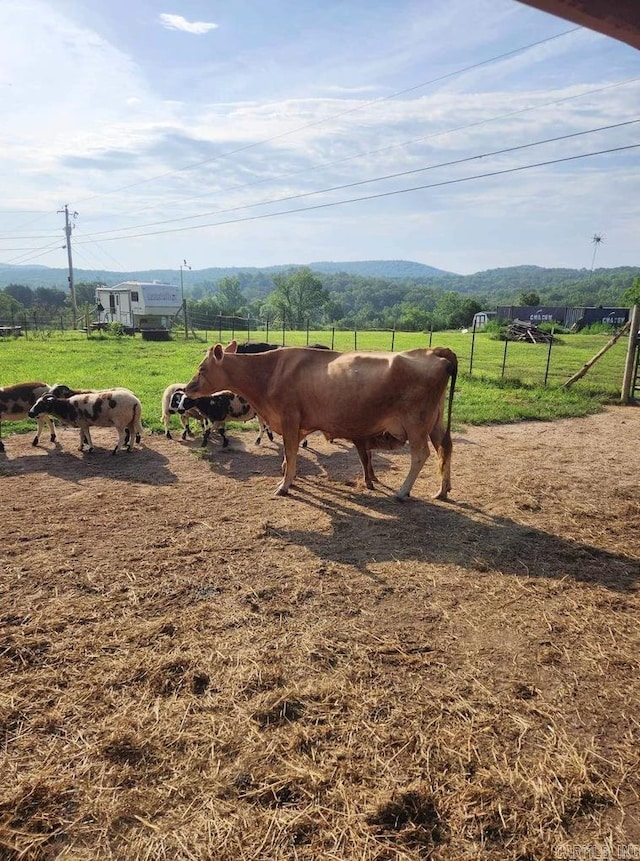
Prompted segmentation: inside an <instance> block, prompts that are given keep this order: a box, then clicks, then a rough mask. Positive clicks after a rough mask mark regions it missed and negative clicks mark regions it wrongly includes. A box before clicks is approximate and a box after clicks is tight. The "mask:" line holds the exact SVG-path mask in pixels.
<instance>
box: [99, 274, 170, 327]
mask: <svg viewBox="0 0 640 861" xmlns="http://www.w3.org/2000/svg"><path fill="white" fill-rule="evenodd" d="M181 307H182V301H181V298H180V288H179V287H177V286H176V285H174V284H163V283H161V282H160V281H123V282H122V283H121V284H116V285H115V286H114V287H98V288H97V290H96V310H97V314H98V323H122V325H123V326H125V327H126V328H129V329H134V330H136V331H138V330H139V331H144V330H145V329H169V328H170V326H171V321H172V320H173V318H174V317H175V316H176V314H177V313H178V312H179V311H180V308H181Z"/></svg>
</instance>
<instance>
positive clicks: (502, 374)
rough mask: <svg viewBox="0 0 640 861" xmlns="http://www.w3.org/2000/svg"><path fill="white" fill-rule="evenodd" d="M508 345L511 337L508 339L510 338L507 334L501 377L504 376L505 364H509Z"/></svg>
mask: <svg viewBox="0 0 640 861" xmlns="http://www.w3.org/2000/svg"><path fill="white" fill-rule="evenodd" d="M508 346H509V339H508V338H507V336H506V335H505V338H504V353H503V355H502V373H501V374H500V376H501V377H504V369H505V366H506V364H507V347H508Z"/></svg>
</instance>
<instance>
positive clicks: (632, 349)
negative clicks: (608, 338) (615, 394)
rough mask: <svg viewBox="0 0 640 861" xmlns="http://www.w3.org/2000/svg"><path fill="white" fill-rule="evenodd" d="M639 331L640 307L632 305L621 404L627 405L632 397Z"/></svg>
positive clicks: (638, 347)
mask: <svg viewBox="0 0 640 861" xmlns="http://www.w3.org/2000/svg"><path fill="white" fill-rule="evenodd" d="M639 330H640V305H634V306H633V308H632V309H631V316H630V318H629V345H628V347H627V358H626V361H625V363H624V375H623V377H622V392H621V395H620V400H621V402H622V403H623V404H629V403H631V401H632V400H633V399H634V396H633V391H632V389H633V376H634V373H633V371H634V367H635V356H636V350H637V349H640V345H639V344H638V331H639Z"/></svg>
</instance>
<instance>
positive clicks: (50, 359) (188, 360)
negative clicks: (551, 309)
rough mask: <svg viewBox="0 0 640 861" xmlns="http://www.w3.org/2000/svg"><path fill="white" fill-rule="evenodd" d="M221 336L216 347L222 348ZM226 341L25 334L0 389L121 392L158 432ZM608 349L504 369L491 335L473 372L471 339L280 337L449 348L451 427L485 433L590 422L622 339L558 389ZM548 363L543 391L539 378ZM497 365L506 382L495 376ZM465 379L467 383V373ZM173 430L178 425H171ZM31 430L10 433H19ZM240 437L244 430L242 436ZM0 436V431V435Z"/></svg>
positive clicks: (562, 345)
mask: <svg viewBox="0 0 640 861" xmlns="http://www.w3.org/2000/svg"><path fill="white" fill-rule="evenodd" d="M220 334H222V338H221V339H220ZM232 334H233V335H235V336H236V337H237V338H238V339H239V340H240V341H244V340H246V333H245V332H239V331H235V332H233V333H232V332H231V331H223V332H222V333H220V332H218V331H211V332H207V333H205V332H199V333H196V335H195V337H190V338H189V339H188V340H185V339H184V335H183V334H174V335H173V338H172V340H171V341H144V340H142V338H141V337H140V335H135V336H133V337H131V336H126V335H125V336H121V337H115V336H112V335H105V334H102V333H99V334H93V335H91V336H90V337H87V336H86V335H84V334H82V333H80V332H64V333H51V334H48V333H42V334H36V335H33V334H30V335H29V337H28V338H26V337H21V338H17V339H13V338H1V339H0V385H3V386H4V385H11V384H13V383H17V382H23V381H27V380H43V381H44V382H46V383H49V384H53V383H66V384H68V385H69V386H72V387H78V388H80V387H84V388H108V387H110V386H115V385H118V386H125V387H126V388H129V389H131V390H132V391H134V392H135V393H136V394H137V395H138V397H139V398H140V400H141V402H142V416H143V424H144V425H145V427H147V428H148V429H150V430H152V431H156V432H160V431H162V421H161V398H162V392H163V391H164V389H165V387H166V386H167V385H169V384H170V383H176V382H187V381H188V380H189V379H190V378H191V376H192V375H193V373H194V371H195V369H196V367H197V365H198V364H199V362H200V360H201V359H202V357H203V356H204V352H205V349H206V347H207V346H209V345H211V344H213V343H216V342H217V341H218V340H222V342H223V343H227V342H228V341H229V340H231V337H232ZM608 339H609V335H607V334H599V335H580V334H578V335H563V336H562V337H561V339H560V342H559V343H556V344H554V345H553V347H552V349H551V356H550V357H549V349H548V346H547V345H546V344H527V343H518V342H516V343H514V342H509V344H508V347H507V355H506V362H504V359H505V356H504V342H503V341H497V340H493V339H492V338H491V336H490V335H489V334H486V333H476V337H475V347H474V354H473V362H472V363H471V344H472V336H471V333H470V332H469V333H462V332H459V331H452V332H436V333H434V334H433V336H430V334H429V333H420V332H413V333H409V332H396V333H392V332H358V333H357V334H354V333H353V332H345V331H340V332H337V331H336V332H335V333H332V332H331V331H314V332H309V333H307V332H286V333H285V334H284V343H285V345H286V346H305V345H306V344H307V343H309V344H314V343H320V344H325V345H327V346H332V344H333V347H334V349H337V350H352V349H354V347H357V349H359V350H390V349H392V347H393V349H394V350H395V351H399V350H406V349H412V348H414V347H426V346H429V342H430V340H431V342H432V346H446V347H450V348H451V349H452V350H454V352H456V353H457V355H458V360H459V369H460V370H459V377H458V385H457V390H456V400H455V406H454V422H455V425H456V427H458V428H460V426H461V425H464V424H486V423H493V422H496V423H499V422H512V421H522V420H525V419H539V420H551V419H555V418H560V417H565V416H580V415H586V414H588V413H592V412H597V411H598V410H599V409H600V408H601V406H602V404H604V403H608V402H615V401H616V400H618V399H619V397H620V388H621V382H622V373H623V366H624V359H625V354H626V348H627V339H626V338H621V339H620V341H619V342H618V343H617V344H616V345H615V346H614V347H613V348H612V349H611V350H609V352H608V353H606V354H605V356H604V357H603V358H602V359H601V360H599V361H598V362H597V363H596V365H594V367H593V368H592V369H591V370H590V371H589V372H588V374H587V375H586V376H585V377H584V378H583V379H582V380H580V381H578V382H577V383H576V384H575V385H574V386H573V387H572V388H571V389H569V390H568V391H564V390H563V389H562V388H561V386H562V384H563V383H564V382H565V381H566V380H567V379H568V378H569V377H570V376H571V375H572V374H574V373H575V372H576V371H578V370H579V369H580V368H581V367H582V365H583V364H584V363H585V362H586V361H587V360H588V359H590V358H591V357H592V356H593V355H594V354H595V353H596V352H597V351H598V350H599V349H601V348H602V347H603V346H604V344H606V342H607V341H608ZM251 340H252V341H263V340H264V341H266V340H268V341H269V342H270V343H275V344H282V342H283V333H282V332H281V331H277V330H272V331H270V332H269V333H268V337H267V333H266V332H264V331H260V332H251ZM548 361H549V374H548V381H547V385H546V386H545V385H544V377H545V370H546V367H547V362H548ZM503 362H504V373H503ZM470 371H471V373H470ZM173 421H175V422H176V426H177V419H174V420H173ZM32 427H33V423H31V422H23V423H19V424H15V425H12V430H27V429H31V428H32ZM240 427H244V426H242V425H241V426H240ZM6 432H7V429H5V433H6Z"/></svg>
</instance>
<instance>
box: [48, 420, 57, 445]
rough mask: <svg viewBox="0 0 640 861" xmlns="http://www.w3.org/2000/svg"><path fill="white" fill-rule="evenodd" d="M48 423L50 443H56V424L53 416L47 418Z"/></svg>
mask: <svg viewBox="0 0 640 861" xmlns="http://www.w3.org/2000/svg"><path fill="white" fill-rule="evenodd" d="M47 422H48V423H49V431H50V433H49V442H55V441H56V423H55V422H54V420H53V419H52V418H51V416H47Z"/></svg>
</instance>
